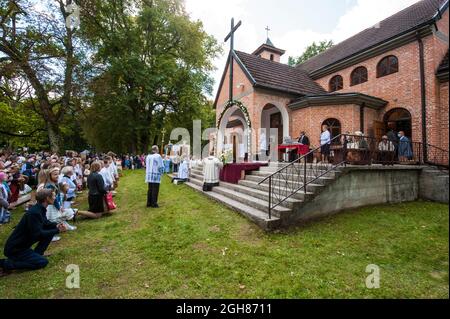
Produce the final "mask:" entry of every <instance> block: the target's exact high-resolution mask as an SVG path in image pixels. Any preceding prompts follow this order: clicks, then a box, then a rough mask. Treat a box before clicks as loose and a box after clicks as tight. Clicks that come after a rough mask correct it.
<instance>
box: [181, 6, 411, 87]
mask: <svg viewBox="0 0 450 319" xmlns="http://www.w3.org/2000/svg"><path fill="white" fill-rule="evenodd" d="M185 2H186V10H187V12H188V13H189V14H190V16H191V18H192V19H194V20H197V19H198V20H201V21H202V22H203V25H204V29H205V30H206V32H208V33H209V34H211V35H213V36H214V37H215V38H216V39H217V40H218V41H219V43H221V44H222V45H223V46H224V53H223V54H222V55H221V57H219V58H218V59H216V60H215V61H214V65H215V66H216V68H217V70H216V71H215V72H214V74H213V76H214V79H215V82H216V83H215V87H214V92H213V94H214V95H215V94H216V92H217V87H218V85H219V81H220V77H221V75H222V72H223V68H224V67H225V62H226V57H227V55H228V52H229V51H228V50H229V43H226V44H224V43H223V40H224V38H225V36H226V35H227V33H228V32H229V30H230V20H231V18H232V17H234V18H235V22H236V23H237V22H238V21H239V20H242V26H241V27H240V28H239V29H238V31H237V32H236V34H235V49H236V50H240V51H244V52H248V53H251V52H253V51H254V50H255V49H256V48H257V47H258V46H260V45H261V44H262V43H263V42H265V40H266V30H265V28H266V26H269V28H270V29H271V31H270V32H269V38H270V39H271V40H272V42H273V44H274V45H275V46H276V47H278V48H280V49H284V50H286V53H285V55H284V56H283V57H282V60H281V62H282V63H287V59H288V57H289V56H298V55H300V54H301V53H302V52H303V50H304V49H305V48H306V46H308V45H309V44H311V43H312V42H313V41H316V42H317V41H321V40H333V41H334V43H339V42H340V41H342V40H345V39H347V38H348V37H350V36H352V35H354V34H356V33H358V32H360V31H362V30H364V29H366V28H369V27H372V26H373V25H375V24H376V23H377V22H379V21H381V20H383V19H385V18H387V17H389V16H390V15H392V14H394V13H396V12H398V11H400V10H402V9H404V8H406V7H408V6H410V5H411V4H413V3H416V2H418V0H185Z"/></svg>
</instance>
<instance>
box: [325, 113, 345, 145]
mask: <svg viewBox="0 0 450 319" xmlns="http://www.w3.org/2000/svg"><path fill="white" fill-rule="evenodd" d="M323 125H327V126H328V130H329V131H330V133H331V138H334V137H336V136H338V135H340V134H341V122H339V120H337V119H333V118H330V119H326V120H325V121H323V123H322V126H323ZM322 126H321V127H320V129H321V130H322ZM337 142H339V141H337Z"/></svg>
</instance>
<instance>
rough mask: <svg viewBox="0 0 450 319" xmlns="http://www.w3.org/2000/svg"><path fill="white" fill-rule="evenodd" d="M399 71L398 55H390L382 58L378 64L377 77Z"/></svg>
mask: <svg viewBox="0 0 450 319" xmlns="http://www.w3.org/2000/svg"><path fill="white" fill-rule="evenodd" d="M396 72H398V59H397V57H396V56H393V55H389V56H387V57H384V58H383V59H381V61H380V62H378V65H377V78H381V77H382V76H386V75H389V74H392V73H396Z"/></svg>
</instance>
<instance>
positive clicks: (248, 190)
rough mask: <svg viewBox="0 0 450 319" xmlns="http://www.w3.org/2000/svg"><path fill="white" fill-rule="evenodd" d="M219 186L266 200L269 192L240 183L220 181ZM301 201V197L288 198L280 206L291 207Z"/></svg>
mask: <svg viewBox="0 0 450 319" xmlns="http://www.w3.org/2000/svg"><path fill="white" fill-rule="evenodd" d="M220 186H221V187H224V188H227V189H230V190H233V191H235V192H238V193H239V194H245V195H249V196H252V197H254V198H258V199H261V200H264V201H266V202H268V201H269V192H268V191H264V190H259V189H257V188H254V187H247V186H245V185H242V184H230V183H224V182H220ZM302 203H303V200H301V199H298V198H288V199H287V200H286V201H284V202H283V203H281V206H283V207H286V208H290V209H292V208H294V205H300V204H302ZM267 205H268V203H267Z"/></svg>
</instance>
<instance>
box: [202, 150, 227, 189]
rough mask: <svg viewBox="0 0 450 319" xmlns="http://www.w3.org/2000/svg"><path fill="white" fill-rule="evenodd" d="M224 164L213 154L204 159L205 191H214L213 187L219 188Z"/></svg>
mask: <svg viewBox="0 0 450 319" xmlns="http://www.w3.org/2000/svg"><path fill="white" fill-rule="evenodd" d="M222 166H223V164H222V162H221V161H220V160H219V159H218V158H217V157H215V156H214V154H213V153H211V155H210V156H208V157H206V158H204V159H203V189H204V190H212V187H213V186H219V173H220V169H221V168H222Z"/></svg>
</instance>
